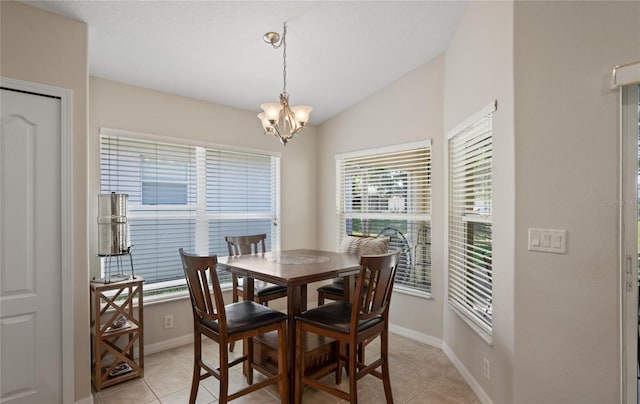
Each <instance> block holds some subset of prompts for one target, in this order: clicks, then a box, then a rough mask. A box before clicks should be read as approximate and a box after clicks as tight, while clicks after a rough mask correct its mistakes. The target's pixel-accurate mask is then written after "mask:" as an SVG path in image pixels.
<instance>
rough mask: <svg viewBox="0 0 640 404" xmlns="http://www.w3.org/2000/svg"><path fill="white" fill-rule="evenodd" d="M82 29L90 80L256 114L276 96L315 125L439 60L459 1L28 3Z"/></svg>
mask: <svg viewBox="0 0 640 404" xmlns="http://www.w3.org/2000/svg"><path fill="white" fill-rule="evenodd" d="M25 3H26V4H29V5H32V6H36V7H39V8H42V9H45V10H48V11H51V12H54V13H57V14H61V15H64V16H68V17H71V18H74V19H77V20H80V21H84V22H86V23H87V24H88V26H89V58H90V74H91V75H92V76H96V77H101V78H105V79H109V80H115V81H119V82H123V83H127V84H132V85H136V86H141V87H146V88H151V89H156V90H160V91H165V92H169V93H173V94H178V95H183V96H187V97H191V98H196V99H201V100H206V101H210V102H214V103H219V104H224V105H229V106H232V107H237V108H241V109H245V110H249V111H255V112H256V113H257V112H259V111H260V104H262V103H265V102H277V99H278V95H279V93H280V92H281V91H282V87H283V77H282V73H283V60H282V50H283V48H280V49H278V50H274V49H273V48H272V47H271V46H270V45H268V44H266V43H265V42H263V40H262V36H263V35H264V34H265V33H266V32H268V31H275V32H278V33H282V24H283V22H284V21H286V22H287V27H288V29H287V30H288V35H287V91H288V92H289V94H290V97H291V104H292V105H297V104H308V105H311V106H313V108H314V111H313V112H312V114H311V122H310V123H311V124H320V123H322V122H324V121H325V120H327V119H329V118H331V117H333V116H335V115H336V114H337V113H339V112H341V111H343V110H344V109H346V108H348V107H349V106H351V105H353V104H355V103H357V102H358V101H360V100H362V99H364V98H366V97H367V96H369V95H370V94H372V93H374V92H376V91H377V90H379V89H381V88H383V87H385V86H386V85H387V84H389V83H391V82H393V81H394V80H396V79H398V78H400V77H401V76H403V75H405V74H406V73H408V72H410V71H411V70H413V69H415V68H416V67H418V66H420V65H422V64H424V63H425V62H427V61H429V60H431V59H433V58H434V57H436V56H438V55H439V54H441V53H443V52H444V51H445V50H446V48H447V46H448V44H449V42H450V40H451V38H452V36H453V34H454V32H455V29H456V27H457V25H458V23H459V22H460V19H461V18H462V14H463V12H464V9H465V7H466V5H467V2H466V1H288V2H280V1H90V0H84V1H26V2H25Z"/></svg>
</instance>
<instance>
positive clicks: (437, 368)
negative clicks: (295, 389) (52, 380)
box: [93, 334, 479, 404]
mask: <svg viewBox="0 0 640 404" xmlns="http://www.w3.org/2000/svg"><path fill="white" fill-rule="evenodd" d="M389 340H390V341H389V347H390V348H389V364H390V367H391V385H392V390H393V398H394V403H401V404H404V403H406V404H427V403H433V404H467V403H469V404H470V403H473V404H478V403H479V402H478V400H477V398H476V396H475V395H474V393H473V391H472V390H471V389H470V388H469V386H468V385H467V384H466V383H465V381H464V379H463V378H462V377H461V376H460V374H459V373H458V371H457V370H456V369H455V368H454V367H453V365H452V364H451V362H449V360H448V359H447V357H446V356H445V355H444V353H443V352H442V351H441V350H440V349H438V348H434V347H432V346H430V345H426V344H422V343H419V342H416V341H414V340H411V339H408V338H405V337H401V336H398V335H395V334H390V335H389ZM203 341H207V342H203V345H204V346H203V351H204V355H205V358H206V357H207V356H209V359H210V360H211V361H212V362H213V363H218V362H217V350H218V348H217V346H215V343H213V342H211V341H209V340H208V339H207V338H203ZM375 344H376V342H374V343H372V344H371V345H369V346H367V351H366V354H367V357H371V358H375V357H376V353H377V352H379V347H378V346H376V345H375ZM236 351H238V350H237V349H236ZM144 364H145V369H144V373H145V376H144V378H143V379H135V380H131V381H128V382H125V383H121V384H118V385H115V386H112V387H108V388H106V389H103V390H102V391H100V392H94V394H93V397H94V402H95V403H97V404H116V403H156V404H157V403H163V404H173V403H176V404H183V403H187V402H188V401H189V389H190V386H191V368H192V366H193V347H192V345H190V344H189V345H184V346H181V347H178V348H174V349H171V350H168V351H164V352H160V353H156V354H153V355H148V356H146V357H145V359H144ZM231 374H232V376H231V382H230V387H229V390H230V391H235V390H236V389H237V388H238V387H240V386H244V385H246V381H245V379H244V377H243V376H242V369H241V367H240V366H235V367H234V368H233V370H232V371H231ZM260 377H261V376H260V375H258V374H257V372H256V376H255V377H254V379H257V380H259V378H260ZM327 377H328V378H330V379H333V378H334V376H333V375H329V376H327ZM342 380H343V381H342V387H343V389H344V390H346V386H347V384H346V375H345V376H344V377H343V378H342ZM217 395H218V382H217V380H215V379H214V378H208V379H206V380H204V381H202V382H201V384H200V388H199V390H198V398H197V403H203V404H205V403H218V399H217ZM358 400H359V402H361V403H364V404H378V403H380V404H384V403H385V398H384V390H383V388H382V381H380V380H379V379H377V378H375V377H373V376H371V375H367V376H365V377H364V378H362V379H361V380H360V381H359V382H358ZM279 402H280V400H279V399H278V393H277V386H269V387H268V388H267V389H263V390H258V391H256V392H254V393H251V394H249V395H247V396H244V397H241V398H240V399H237V400H234V401H233V403H238V404H240V403H261V404H262V403H268V404H272V403H273V404H275V403H279ZM302 402H303V404H330V403H345V401H343V400H340V399H338V398H336V397H334V396H331V395H329V394H326V393H324V392H322V391H319V390H316V389H313V388H309V387H307V388H305V390H304V395H303V400H302Z"/></svg>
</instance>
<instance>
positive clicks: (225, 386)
mask: <svg viewBox="0 0 640 404" xmlns="http://www.w3.org/2000/svg"><path fill="white" fill-rule="evenodd" d="M218 343H219V345H220V347H219V348H220V349H219V352H220V380H219V382H220V392H219V394H218V403H219V404H227V402H228V401H229V400H228V397H229V366H228V363H229V353H228V352H227V341H226V340H223V339H220V341H218Z"/></svg>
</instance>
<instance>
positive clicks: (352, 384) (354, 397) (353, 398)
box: [349, 344, 358, 404]
mask: <svg viewBox="0 0 640 404" xmlns="http://www.w3.org/2000/svg"><path fill="white" fill-rule="evenodd" d="M357 351H358V349H357V348H356V347H355V346H353V344H350V345H349V402H350V403H351V404H358V378H357V373H356V372H357V370H356V369H357V366H356V360H357V357H358V354H357Z"/></svg>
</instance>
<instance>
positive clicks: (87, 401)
mask: <svg viewBox="0 0 640 404" xmlns="http://www.w3.org/2000/svg"><path fill="white" fill-rule="evenodd" d="M75 403H76V404H93V403H94V401H93V394H91V395H89V397H85V398H83V399H82V400H78V401H76V402H75Z"/></svg>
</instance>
